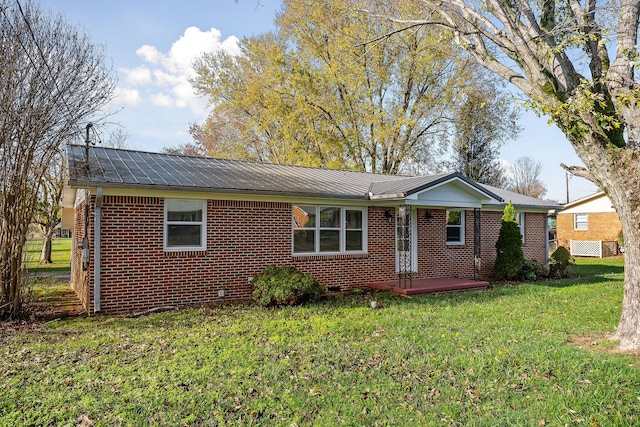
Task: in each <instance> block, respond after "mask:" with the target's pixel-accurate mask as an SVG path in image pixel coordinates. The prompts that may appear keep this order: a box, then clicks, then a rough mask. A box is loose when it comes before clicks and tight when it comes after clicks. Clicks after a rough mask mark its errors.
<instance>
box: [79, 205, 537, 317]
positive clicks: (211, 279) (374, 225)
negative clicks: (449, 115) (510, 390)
mask: <svg viewBox="0 0 640 427" xmlns="http://www.w3.org/2000/svg"><path fill="white" fill-rule="evenodd" d="M93 200H94V199H93V198H92V199H91V204H90V206H91V209H90V211H91V212H90V228H92V226H93V203H94V201H93ZM82 209H83V208H82V207H79V208H78V209H77V210H76V229H75V230H74V231H75V232H74V243H76V239H81V238H82V236H83V234H84V231H83V225H84V222H83V210H82ZM291 209H292V205H291V204H290V203H283V202H244V201H226V200H209V201H208V202H207V250H205V251H193V252H165V251H164V249H163V219H164V200H163V199H162V198H159V197H132V196H105V197H104V201H103V208H102V212H103V213H102V251H101V259H102V269H101V279H102V285H101V293H102V298H101V309H102V311H103V312H106V313H114V314H122V313H131V312H138V311H143V310H147V309H151V308H155V307H163V306H179V307H182V306H193V305H205V304H214V303H221V302H230V301H237V300H246V299H249V298H250V297H251V292H252V288H251V285H250V282H249V278H250V277H251V276H253V275H255V274H257V273H260V272H261V271H262V270H263V269H264V267H265V266H267V265H293V266H295V267H296V268H298V269H300V270H301V271H304V272H306V273H311V274H312V275H313V276H314V277H316V278H317V279H318V280H319V281H320V282H321V283H322V284H323V285H325V286H327V287H334V288H339V289H341V290H347V289H351V288H353V287H363V286H365V285H366V284H367V283H371V282H380V281H386V280H396V278H397V276H396V273H395V228H394V227H395V224H394V222H393V221H391V222H390V221H389V220H388V219H387V218H386V217H385V211H386V210H389V209H393V208H389V207H386V208H385V207H369V208H368V252H367V254H362V255H334V256H292V254H291V236H292V230H291ZM426 212H427V210H424V209H418V212H417V218H418V235H417V242H418V254H419V256H418V259H419V261H418V272H417V274H416V275H415V276H414V277H416V278H431V277H446V276H453V277H464V278H473V276H474V268H473V266H474V259H473V244H474V239H473V211H468V212H467V214H466V215H465V219H466V221H465V234H466V236H465V244H464V245H459V246H452V245H446V227H445V211H444V210H428V212H429V213H430V217H427V215H426ZM501 215H502V214H501V213H500V212H495V213H493V212H482V215H481V220H482V237H483V240H484V242H483V246H482V257H483V260H482V261H483V262H482V275H483V276H489V275H490V274H491V273H492V271H493V261H494V260H495V247H494V245H495V241H496V239H497V236H498V231H499V224H500V218H501ZM526 221H527V225H526V230H527V239H526V242H527V243H526V244H525V254H527V255H526V256H527V257H529V258H532V257H533V258H536V259H538V260H539V261H541V262H544V248H545V245H544V241H542V246H541V249H540V248H537V246H538V243H539V242H537V241H536V237H534V236H536V235H537V233H540V236H541V237H540V239H544V222H543V221H546V217H545V215H543V214H527V219H526ZM530 235H531V237H529V236H530ZM91 243H92V244H93V242H91ZM80 257H81V254H80V250H79V249H76V250H75V251H74V255H73V263H74V289H76V291H77V292H78V293H79V294H81V296H80V298H81V300H82V302H83V304H84V305H85V308H87V309H88V310H90V312H93V306H92V304H93V266H94V264H93V262H94V256H93V252H92V253H91V261H92V262H91V267H90V269H89V272H88V273H83V272H82V269H81V259H80ZM219 290H224V291H225V297H224V298H220V297H219V296H218V291H219Z"/></svg>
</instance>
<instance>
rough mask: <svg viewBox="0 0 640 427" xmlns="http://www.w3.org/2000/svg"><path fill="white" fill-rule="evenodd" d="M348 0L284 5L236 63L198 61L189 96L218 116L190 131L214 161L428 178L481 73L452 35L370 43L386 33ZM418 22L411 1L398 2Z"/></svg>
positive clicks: (436, 32)
mask: <svg viewBox="0 0 640 427" xmlns="http://www.w3.org/2000/svg"><path fill="white" fill-rule="evenodd" d="M361 3H362V2H358V1H355V0H322V1H317V2H309V1H307V0H286V1H285V2H284V6H283V11H282V13H281V14H280V15H279V17H278V20H277V23H276V30H275V31H274V32H272V33H268V34H262V35H259V36H254V37H251V38H248V39H245V40H243V41H242V42H241V44H240V49H241V54H240V55H236V56H234V55H230V54H228V53H225V52H222V51H219V52H213V53H207V54H205V55H204V56H203V57H202V58H201V59H200V60H199V61H198V62H197V67H196V68H197V72H198V74H197V78H196V79H195V80H194V81H193V84H194V86H195V88H196V89H197V90H198V91H199V92H200V93H201V94H204V95H206V96H208V97H209V98H210V100H211V103H212V105H213V106H214V112H213V114H212V115H211V116H210V117H209V119H208V120H207V121H206V122H205V123H203V124H201V125H197V126H195V127H194V128H192V135H194V139H195V145H196V146H201V147H204V149H203V150H202V151H204V152H207V153H210V154H213V155H215V156H224V157H234V158H241V159H247V158H248V159H252V160H258V161H268V162H274V163H290V164H304V165H309V166H323V167H331V168H349V169H357V170H367V171H372V172H382V173H398V172H407V171H415V170H416V169H421V168H422V170H425V169H426V168H428V167H430V166H433V165H435V164H436V159H438V156H439V155H440V154H441V152H442V149H443V146H442V140H443V139H444V138H443V135H444V132H445V131H446V130H447V128H448V126H449V125H450V123H451V120H452V118H453V114H454V110H455V109H454V106H456V105H458V104H459V103H461V102H462V101H463V99H464V97H463V93H464V92H465V91H466V90H467V89H473V88H477V86H478V85H479V84H480V83H479V80H478V81H477V82H476V80H477V79H476V78H475V76H476V73H477V72H478V68H477V66H476V65H474V64H473V63H472V61H470V58H469V57H468V56H467V55H460V54H459V53H460V52H459V50H458V49H457V48H456V47H455V45H454V40H453V38H452V37H451V32H450V31H448V30H446V29H439V28H435V27H416V28H415V29H413V30H412V31H407V32H401V33H397V34H394V35H393V36H390V37H388V38H382V39H379V40H376V41H374V42H372V43H367V42H368V41H372V40H373V39H375V38H376V37H378V35H379V34H381V33H382V34H384V33H387V32H389V31H392V30H393V28H394V25H395V24H394V23H393V22H389V21H381V20H378V19H375V18H373V17H371V16H370V15H369V14H367V13H364V12H363V11H362V10H361V9H360V6H361ZM396 5H397V7H400V8H402V10H403V11H404V13H406V14H408V15H410V16H415V17H418V16H420V14H422V13H426V10H425V9H424V8H422V7H421V6H419V5H416V4H415V2H413V1H410V0H403V1H400V2H396Z"/></svg>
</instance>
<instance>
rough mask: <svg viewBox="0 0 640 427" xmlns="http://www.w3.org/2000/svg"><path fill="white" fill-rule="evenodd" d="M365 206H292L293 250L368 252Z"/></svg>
mask: <svg viewBox="0 0 640 427" xmlns="http://www.w3.org/2000/svg"><path fill="white" fill-rule="evenodd" d="M365 224H366V214H365V210H364V209H363V208H346V207H339V206H316V205H294V206H293V253H294V254H318V253H323V254H324V253H327V254H328V253H345V252H365V251H366V246H365V240H366V236H365V228H366V227H365Z"/></svg>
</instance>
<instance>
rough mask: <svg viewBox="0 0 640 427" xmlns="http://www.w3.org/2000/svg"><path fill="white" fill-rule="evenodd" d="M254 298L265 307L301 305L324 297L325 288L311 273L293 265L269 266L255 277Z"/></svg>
mask: <svg viewBox="0 0 640 427" xmlns="http://www.w3.org/2000/svg"><path fill="white" fill-rule="evenodd" d="M252 283H253V288H254V290H253V300H254V301H255V302H256V303H258V304H259V305H261V306H263V307H274V306H282V305H300V304H304V303H305V302H309V301H315V300H317V299H319V298H320V297H322V295H323V294H324V288H323V287H322V285H320V284H319V283H318V281H317V280H316V279H314V278H313V276H311V275H310V274H304V273H302V272H301V271H299V270H297V269H296V268H294V267H291V266H282V267H274V266H268V267H266V268H265V269H264V271H263V272H262V273H260V274H258V275H257V276H254V278H253V282H252Z"/></svg>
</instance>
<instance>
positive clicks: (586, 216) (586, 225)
mask: <svg viewBox="0 0 640 427" xmlns="http://www.w3.org/2000/svg"><path fill="white" fill-rule="evenodd" d="M578 216H583V217H584V221H580V222H578ZM578 223H580V224H584V228H583V227H578ZM573 230H574V231H589V214H588V213H574V214H573Z"/></svg>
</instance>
